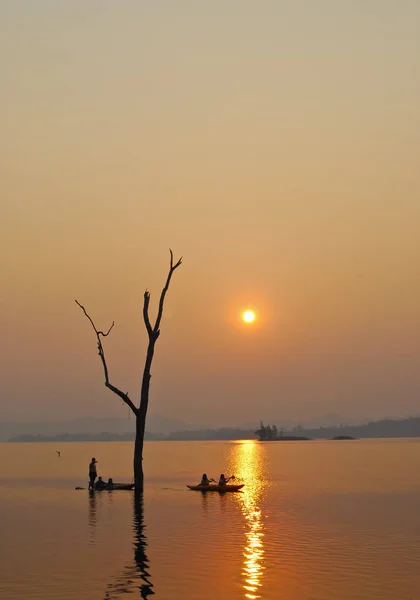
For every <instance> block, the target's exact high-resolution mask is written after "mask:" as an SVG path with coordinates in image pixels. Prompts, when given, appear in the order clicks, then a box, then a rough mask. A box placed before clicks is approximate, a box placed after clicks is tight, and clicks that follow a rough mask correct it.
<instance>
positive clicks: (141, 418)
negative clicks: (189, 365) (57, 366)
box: [75, 250, 182, 491]
mask: <svg viewBox="0 0 420 600" xmlns="http://www.w3.org/2000/svg"><path fill="white" fill-rule="evenodd" d="M169 252H170V255H171V260H170V266H169V273H168V276H167V278H166V283H165V287H164V288H163V290H162V292H161V295H160V300H159V308H158V314H157V317H156V321H155V324H154V325H153V326H152V324H151V322H150V318H149V303H150V293H149V292H148V290H146V291H145V292H144V300H143V320H144V324H145V326H146V330H147V334H148V337H149V343H148V346H147V352H146V362H145V365H144V370H143V379H142V382H141V393H140V404H139V406H138V407H137V406H136V405H135V404H134V403H133V402H132V400H131V399H130V398H129V396H128V394H127V393H125V392H122V391H121V390H120V389H118V388H117V387H115V386H114V385H112V383H111V382H110V381H109V372H108V366H107V363H106V360H105V353H104V348H103V345H102V339H101V338H105V337H107V336H108V335H109V334H110V333H111V330H112V328H113V327H114V322H112V325H111V327H110V328H109V329H108V331H107V332H106V333H105V332H103V331H101V330H100V329H97V327H96V325H95V323H94V321H93V319H92V318H91V317H90V316H89V314H88V313H87V311H86V309H85V307H84V306H82V305H81V304H80V302H78V301H77V300H75V302H76V304H78V306H80V308H81V309H82V310H83V312H84V314H85V316H86V317H87V318H88V319H89V321H90V323H91V325H92V327H93V330H94V331H95V334H96V341H97V345H98V354H99V357H100V359H101V361H102V366H103V369H104V375H105V386H106V387H107V388H108V389H110V390H111V391H112V392H114V394H116V395H117V396H119V397H120V398H121V399H122V400H123V402H125V403H126V404H127V406H129V407H130V409H131V410H132V412H133V413H134V415H135V417H136V438H135V443H134V461H133V467H134V483H135V489H136V490H140V491H142V490H143V485H144V473H143V443H144V434H145V430H146V416H147V408H148V405H149V389H150V378H151V372H150V369H151V366H152V361H153V355H154V353H155V344H156V341H157V339H158V337H159V335H160V323H161V320H162V315H163V306H164V302H165V296H166V293H167V291H168V289H169V284H170V283H171V278H172V275H173V273H174V271H175V270H176V269H177V268H178V267H179V266H180V265H181V263H182V257H181V258H180V259H179V260H178V261H177V262H176V263H174V257H173V253H172V250H170V251H169Z"/></svg>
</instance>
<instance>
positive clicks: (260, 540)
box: [0, 440, 420, 600]
mask: <svg viewBox="0 0 420 600" xmlns="http://www.w3.org/2000/svg"><path fill="white" fill-rule="evenodd" d="M55 450H61V453H62V454H61V457H60V458H58V456H57V454H56V452H55ZM92 456H95V457H96V458H97V460H98V461H99V474H101V475H102V476H103V477H104V478H108V477H113V478H114V480H116V481H130V480H131V476H132V473H131V462H132V444H131V443H68V444H60V445H59V447H58V446H57V444H54V445H52V444H46V443H43V444H0V520H1V521H0V523H1V538H0V597H1V598H2V599H4V600H9V599H10V600H11V599H13V600H15V599H16V600H17V599H19V600H21V599H33V600H38V599H39V600H40V599H42V600H52V599H56V598H57V599H60V600H70V599H71V600H74V599H78V600H79V599H81V600H83V599H87V600H94V599H95V600H96V599H98V600H99V599H115V600H117V599H121V598H125V597H126V596H127V594H132V597H134V598H136V597H137V598H142V597H143V598H147V597H149V596H152V595H154V596H155V597H156V598H157V599H158V600H198V599H203V600H206V599H209V600H210V599H211V600H214V598H221V599H224V598H226V599H229V600H230V599H248V600H253V599H257V598H265V599H268V600H271V599H273V600H274V599H276V600H279V599H281V600H336V599H337V600H350V599H352V600H353V599H354V600H356V599H357V600H373V599H381V600H385V599H392V600H408V599H412V600H417V599H420V570H419V564H420V472H419V471H420V467H419V465H420V442H419V441H417V440H376V441H371V440H364V441H362V440H359V441H349V442H347V441H345V442H283V443H264V444H260V443H257V442H231V443H230V442H227V443H226V442H188V443H183V442H160V443H159V442H150V443H147V444H146V455H145V469H146V475H147V484H146V488H145V492H144V496H143V498H137V499H136V497H135V495H134V493H132V492H114V493H109V492H102V493H100V494H92V495H90V494H89V493H88V492H87V491H75V490H74V487H75V486H77V485H86V484H87V477H86V474H87V468H88V463H89V460H90V458H91V457H92ZM204 471H205V472H207V473H208V474H209V475H210V476H212V477H215V478H216V477H218V475H219V474H220V473H221V472H224V473H234V474H235V475H236V476H237V477H240V478H242V479H243V480H244V482H245V483H246V485H245V487H244V491H243V493H239V494H225V495H219V494H207V495H203V494H201V493H199V492H190V491H188V490H187V489H186V488H185V484H187V483H196V482H198V480H199V478H200V475H201V473H202V472H204Z"/></svg>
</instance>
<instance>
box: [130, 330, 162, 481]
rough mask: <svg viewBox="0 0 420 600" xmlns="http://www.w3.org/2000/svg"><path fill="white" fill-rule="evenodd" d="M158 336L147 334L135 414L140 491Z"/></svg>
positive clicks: (137, 476) (136, 475) (136, 465)
mask: <svg viewBox="0 0 420 600" xmlns="http://www.w3.org/2000/svg"><path fill="white" fill-rule="evenodd" d="M158 337H159V334H158V333H155V332H154V331H152V333H150V334H149V345H148V347H147V354H146V362H145V365H144V371H143V380H142V383H141V396H140V406H139V409H138V412H137V416H136V441H135V444H134V484H135V488H136V490H137V491H140V492H142V491H143V486H144V475H143V443H144V434H145V431H146V416H147V408H148V405H149V389H150V378H151V377H152V376H151V373H150V368H151V366H152V360H153V355H154V353H155V343H156V340H157V338H158Z"/></svg>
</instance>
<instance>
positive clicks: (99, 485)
mask: <svg viewBox="0 0 420 600" xmlns="http://www.w3.org/2000/svg"><path fill="white" fill-rule="evenodd" d="M105 487H106V483H105V481H104V480H103V479H102V477H98V481H97V482H96V483H95V490H104V489H105Z"/></svg>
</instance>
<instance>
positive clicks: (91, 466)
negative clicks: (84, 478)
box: [89, 458, 98, 490]
mask: <svg viewBox="0 0 420 600" xmlns="http://www.w3.org/2000/svg"><path fill="white" fill-rule="evenodd" d="M96 462H97V461H96V458H92V460H91V462H90V463H89V489H90V490H94V489H95V479H96V478H97V476H98V474H97V472H96Z"/></svg>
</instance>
